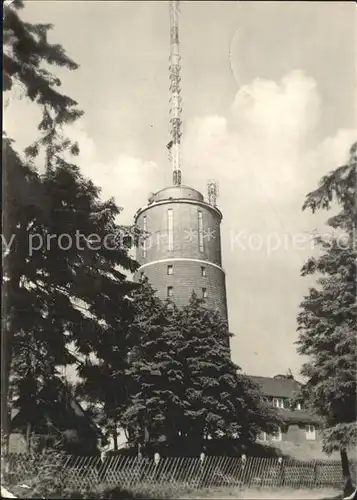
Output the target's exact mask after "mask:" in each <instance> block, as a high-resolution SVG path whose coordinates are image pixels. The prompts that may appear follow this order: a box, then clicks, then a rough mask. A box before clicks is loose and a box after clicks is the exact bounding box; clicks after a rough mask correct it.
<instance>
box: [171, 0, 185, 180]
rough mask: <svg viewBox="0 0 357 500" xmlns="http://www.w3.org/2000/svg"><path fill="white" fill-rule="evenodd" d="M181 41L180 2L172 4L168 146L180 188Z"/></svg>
mask: <svg viewBox="0 0 357 500" xmlns="http://www.w3.org/2000/svg"><path fill="white" fill-rule="evenodd" d="M180 60H181V57H180V40H179V2H178V1H177V0H172V1H171V2H170V66H169V70H170V123H171V141H170V143H169V145H168V148H169V150H170V160H171V163H172V170H173V183H174V185H175V186H180V185H181V181H182V174H181V162H180V144H181V135H182V134H181V111H182V110H181V96H180V93H181V88H180V83H181V77H180V70H181V66H180Z"/></svg>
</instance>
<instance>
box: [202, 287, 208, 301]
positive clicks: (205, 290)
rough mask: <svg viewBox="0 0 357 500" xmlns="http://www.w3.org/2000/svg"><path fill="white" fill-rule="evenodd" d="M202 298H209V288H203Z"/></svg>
mask: <svg viewBox="0 0 357 500" xmlns="http://www.w3.org/2000/svg"><path fill="white" fill-rule="evenodd" d="M202 298H203V299H207V289H206V288H202Z"/></svg>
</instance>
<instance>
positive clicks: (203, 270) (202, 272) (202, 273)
mask: <svg viewBox="0 0 357 500" xmlns="http://www.w3.org/2000/svg"><path fill="white" fill-rule="evenodd" d="M201 276H206V268H205V267H204V266H202V267H201Z"/></svg>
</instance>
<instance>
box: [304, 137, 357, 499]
mask: <svg viewBox="0 0 357 500" xmlns="http://www.w3.org/2000/svg"><path fill="white" fill-rule="evenodd" d="M356 153H357V143H355V144H354V145H353V146H352V147H351V149H350V155H349V159H348V161H347V163H346V164H345V165H342V166H340V167H338V168H336V169H335V170H334V171H332V172H331V173H329V174H328V175H326V176H324V177H323V178H322V179H321V181H320V185H319V187H318V188H317V189H316V190H315V191H313V192H311V193H309V194H308V195H307V197H306V201H305V203H304V206H303V209H306V208H309V209H311V210H312V212H315V211H317V210H321V209H324V210H329V209H332V208H333V209H335V212H336V213H335V215H333V216H331V217H330V218H329V219H328V220H327V225H328V227H329V228H330V232H331V235H330V237H327V236H324V237H322V236H319V237H317V238H316V243H317V244H318V245H319V248H320V255H319V256H318V257H311V258H310V259H309V260H308V261H307V262H306V264H305V265H304V266H303V268H302V271H301V273H302V276H307V275H315V276H316V286H313V287H311V288H310V290H309V293H308V295H307V296H306V297H304V300H303V302H302V303H301V312H300V313H299V316H298V325H299V339H298V342H297V346H298V352H299V353H300V354H303V355H305V356H308V358H309V360H308V361H307V362H306V363H305V364H304V365H303V368H302V372H301V373H302V375H303V376H304V377H306V379H307V383H306V385H305V386H304V389H303V397H304V399H305V401H306V402H307V403H308V404H309V405H310V406H311V408H312V409H313V410H314V411H316V412H317V413H318V414H319V415H320V416H321V417H322V418H323V420H324V424H325V430H324V435H323V437H324V442H323V445H324V449H325V451H327V452H332V451H335V450H338V451H340V454H341V460H342V469H343V474H344V477H345V479H346V488H345V489H346V492H347V490H349V491H351V489H352V486H351V476H350V471H349V466H348V457H347V450H348V448H349V447H352V446H354V445H355V444H356V443H357V427H356V376H357V371H356V367H357V355H356V313H357V308H356V291H357V290H356V258H357V253H356V221H357V217H356V216H357V213H356V168H357V162H356V158H357V154H356Z"/></svg>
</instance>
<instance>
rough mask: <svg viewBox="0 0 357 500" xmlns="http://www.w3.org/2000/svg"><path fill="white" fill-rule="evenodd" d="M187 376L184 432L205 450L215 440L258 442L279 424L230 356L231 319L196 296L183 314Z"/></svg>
mask: <svg viewBox="0 0 357 500" xmlns="http://www.w3.org/2000/svg"><path fill="white" fill-rule="evenodd" d="M179 329H180V330H181V331H182V333H183V344H182V347H181V349H180V351H179V355H180V359H181V360H182V363H183V365H184V372H185V400H186V402H187V404H186V407H185V434H186V436H187V437H188V438H189V440H190V441H196V442H197V444H198V445H200V446H202V444H203V442H204V440H206V439H207V438H208V437H210V438H218V439H219V438H229V439H237V440H238V441H239V443H240V444H245V445H247V444H249V443H252V442H254V441H255V439H256V436H257V434H258V433H259V432H260V431H262V430H264V431H265V430H266V431H269V430H272V429H273V427H274V425H275V424H276V423H277V420H276V415H275V412H274V411H273V410H272V409H271V408H269V406H268V405H267V404H266V403H265V402H264V399H263V397H262V395H261V393H260V391H259V389H258V387H256V386H255V384H254V383H253V382H252V381H251V380H250V379H249V378H248V377H246V376H244V375H243V374H241V373H240V368H239V367H238V366H237V365H235V364H234V363H233V362H232V360H231V357H230V349H229V332H228V325H227V321H226V320H225V319H223V318H222V317H221V315H220V313H219V312H218V311H213V310H210V309H208V308H207V307H206V306H205V302H204V300H203V299H198V298H197V297H196V295H195V294H193V295H192V297H191V300H190V303H189V304H188V305H187V306H186V307H185V308H183V309H182V311H181V313H180V320H179Z"/></svg>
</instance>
